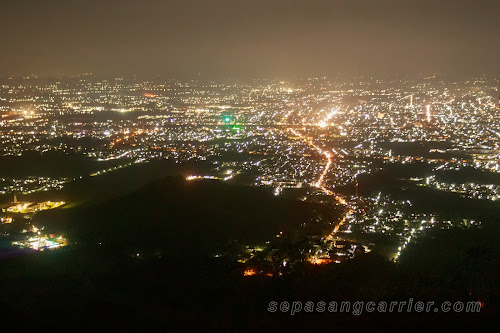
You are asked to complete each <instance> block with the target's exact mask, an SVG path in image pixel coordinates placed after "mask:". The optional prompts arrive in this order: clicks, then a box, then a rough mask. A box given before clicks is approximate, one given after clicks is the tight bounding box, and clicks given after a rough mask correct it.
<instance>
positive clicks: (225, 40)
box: [0, 0, 500, 75]
mask: <svg viewBox="0 0 500 333" xmlns="http://www.w3.org/2000/svg"><path fill="white" fill-rule="evenodd" d="M0 28H1V29H0V45H1V47H0V75H2V74H9V75H10V74H31V73H34V74H39V75H55V74H75V73H80V72H93V73H96V74H110V75H111V74H121V73H123V74H125V73H128V74H132V73H133V74H139V75H151V74H181V75H193V74H196V73H203V74H207V75H249V74H251V75H254V74H258V75H260V74H302V73H324V74H329V73H337V72H344V73H355V74H360V73H361V74H363V73H370V74H385V73H388V74H392V73H400V74H406V73H408V74H413V73H433V72H442V73H448V74H452V75H471V74H478V73H489V74H494V75H496V74H498V73H500V61H499V60H500V1H499V0H470V1H460V0H432V1H429V0H408V1H405V0H398V1H396V0H350V1H348V0H330V1H327V0H303V1H302V0H301V1H299V0H266V1H264V0H231V1H229V0H214V1H211V0H179V1H169V0H161V1H160V0H109V1H105V0H86V1H84V0H45V1H42V0H16V1H1V4H0Z"/></svg>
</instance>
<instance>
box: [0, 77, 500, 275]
mask: <svg viewBox="0 0 500 333" xmlns="http://www.w3.org/2000/svg"><path fill="white" fill-rule="evenodd" d="M1 83H2V84H1V88H0V100H1V101H2V103H1V104H0V112H1V120H0V136H1V138H2V141H1V144H0V154H1V156H0V157H2V158H4V159H16V158H17V159H20V160H21V161H22V159H23V156H32V155H33V154H37V155H36V156H41V157H43V156H45V155H50V156H56V158H78V159H82V160H85V161H89V163H94V164H93V165H94V167H93V169H92V170H89V171H78V172H74V173H73V174H68V173H65V174H54V175H51V177H48V176H35V175H31V174H27V175H26V176H25V177H20V176H15V177H14V176H4V177H3V178H1V179H0V181H1V182H0V186H2V187H1V188H0V191H1V192H0V193H2V194H4V195H5V196H7V195H9V196H11V195H12V194H19V195H30V194H36V193H39V192H45V191H49V192H50V191H56V192H57V191H58V190H61V189H63V188H64V187H65V186H67V185H68V184H71V183H72V182H74V181H77V180H79V179H82V177H97V178H98V177H101V176H104V175H106V174H109V173H113V172H117V171H118V170H123V169H127V168H130V167H134V166H137V165H139V164H145V163H148V162H152V161H158V160H167V161H171V162H173V163H182V162H187V161H189V162H193V163H206V164H205V165H208V166H209V167H208V168H205V169H204V170H205V171H204V172H202V173H199V174H189V175H187V176H186V180H188V181H196V180H219V181H228V182H229V183H235V184H238V183H245V184H249V185H253V186H259V187H266V188H270V189H271V190H272V192H273V193H274V195H275V196H285V197H293V198H295V199H296V200H302V201H311V202H318V203H322V204H327V205H332V207H335V209H337V210H340V211H343V213H342V214H341V215H342V216H341V217H340V218H339V219H338V220H333V221H329V222H328V223H329V224H330V225H331V230H330V231H329V232H327V233H325V234H324V235H310V238H309V240H308V242H307V243H305V244H303V245H301V246H300V247H298V248H297V249H295V250H294V251H295V252H296V253H294V254H292V253H289V252H287V253H283V251H282V249H280V245H279V244H280V243H279V241H274V240H273V241H269V242H267V243H266V244H258V245H248V246H246V249H244V251H243V252H242V254H241V255H240V259H239V261H240V262H244V263H245V265H247V266H248V267H249V268H248V269H251V270H253V271H255V272H257V271H258V269H257V270H256V268H255V267H257V266H262V265H264V266H265V263H266V262H268V263H273V265H272V267H273V269H271V270H266V269H263V270H261V271H260V272H262V273H266V274H271V275H272V274H275V273H280V270H281V268H283V267H284V266H286V265H288V266H293V265H294V264H295V263H296V262H303V261H307V262H310V263H312V264H323V263H341V262H343V261H344V260H346V259H349V258H353V257H354V256H356V255H359V254H363V253H368V252H370V251H371V250H372V249H373V248H377V246H379V245H380V244H377V242H376V241H372V240H371V239H372V237H370V235H371V234H382V235H385V236H387V237H389V238H390V239H392V240H394V241H395V243H394V244H393V245H392V247H390V248H389V249H386V251H385V254H386V256H387V257H388V258H390V259H392V260H397V259H398V258H399V256H400V255H401V253H403V252H404V250H405V248H406V246H407V245H408V244H409V243H410V242H412V241H414V240H415V239H417V238H418V237H420V236H421V235H424V234H425V232H426V230H428V229H430V228H440V229H443V228H449V227H451V226H456V227H470V226H471V225H474V226H478V227H479V226H480V225H481V222H480V221H469V219H466V218H456V219H454V220H450V219H448V218H441V217H440V216H439V214H433V213H424V212H417V211H415V210H414V209H413V208H412V201H411V200H407V199H405V200H403V199H399V198H397V195H396V196H395V192H394V191H393V190H390V189H387V190H383V191H382V192H381V191H380V190H379V189H378V188H373V189H370V188H367V187H368V186H365V183H366V182H365V181H364V180H365V179H367V178H366V177H375V178H377V177H378V176H377V175H378V174H379V173H380V172H384V170H386V169H388V168H406V167H408V168H410V169H411V168H412V167H414V168H415V174H410V175H407V176H401V177H398V178H397V179H392V180H387V182H406V183H405V184H406V185H405V186H419V187H428V188H432V189H435V190H438V191H448V192H454V193H458V194H460V195H461V196H462V197H464V198H471V199H487V200H492V201H494V200H497V199H498V198H499V194H500V193H499V186H500V183H498V182H497V183H493V182H492V183H487V182H484V181H483V182H480V183H472V182H459V181H452V180H451V179H447V180H446V181H444V180H443V181H439V180H437V178H436V177H438V178H439V177H443V175H448V174H449V173H452V172H455V173H457V172H458V173H459V172H462V171H464V170H465V171H467V172H477V173H481V174H488V175H490V174H491V175H496V174H498V173H500V169H499V163H500V154H499V143H500V115H499V114H500V113H499V104H498V96H497V95H498V82H497V80H495V79H494V78H488V77H485V76H482V77H478V78H475V79H471V80H467V81H452V80H448V79H446V78H444V77H440V76H437V75H436V76H430V77H420V78H417V79H402V78H398V79H391V78H387V79H385V80H381V79H373V78H369V77H360V78H337V79H329V78H325V77H303V78H296V79H293V80H290V81H276V80H264V79H261V80H256V81H254V82H252V81H250V82H245V83H243V82H215V81H202V80H200V81H195V80H191V81H185V82H183V81H174V80H167V81H144V82H141V81H137V80H135V79H130V78H114V79H110V80H102V79H98V78H96V77H94V76H93V75H91V74H86V75H82V76H76V77H71V78H61V79H57V80H47V79H43V80H42V79H38V78H36V77H26V78H14V77H13V78H4V79H2V82H1ZM27 158H28V157H27ZM417 169H418V170H417ZM363 177H365V178H363ZM243 178H245V179H246V180H245V181H243ZM448 178H450V177H448ZM493 178H494V176H493ZM360 184H361V185H360ZM385 184H387V183H385ZM408 184H413V185H408ZM383 187H385V188H387V187H388V186H386V185H384V186H383ZM51 193H52V192H51ZM63 205H65V202H64V201H57V202H53V201H47V200H46V201H39V202H34V201H31V200H27V201H23V202H14V203H12V204H9V205H5V207H4V208H3V209H2V211H3V213H4V214H7V215H5V216H4V217H3V219H10V220H9V221H11V220H12V219H13V218H14V220H15V219H16V217H13V216H14V215H15V214H35V213H37V212H39V211H42V210H46V209H55V208H58V207H61V206H63ZM9 213H10V214H11V215H12V214H14V215H12V216H10V215H9ZM276 236H277V238H278V239H279V236H280V235H276ZM58 239H59V238H56V241H53V240H52V238H46V237H45V236H44V237H38V238H37V237H34V238H29V239H28V240H24V241H23V242H21V243H20V242H16V243H15V244H16V245H21V244H22V246H25V247H30V248H41V247H42V248H54V247H58V246H62V245H63V244H66V241H65V240H64V242H59V241H58ZM255 246H258V247H259V249H260V250H259V251H254V250H252V249H254V248H255ZM292 258H294V259H292ZM252 265H253V266H255V267H253V266H252ZM276 267H278V268H276ZM279 267H281V268H279ZM245 272H246V271H245ZM245 275H250V274H249V273H248V272H246V273H245Z"/></svg>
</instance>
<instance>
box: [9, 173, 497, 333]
mask: <svg viewBox="0 0 500 333" xmlns="http://www.w3.org/2000/svg"><path fill="white" fill-rule="evenodd" d="M329 211H332V208H328V209H324V208H321V207H319V206H316V205H313V204H306V203H303V202H295V201H286V200H280V199H277V198H275V197H273V196H272V195H270V194H268V193H266V192H265V191H261V190H258V189H252V188H239V187H232V186H229V185H227V184H221V183H214V182H208V183H207V182H201V183H187V182H185V181H184V180H182V179H175V178H169V179H166V180H164V181H162V182H156V183H154V184H150V185H149V186H146V187H144V188H143V189H141V190H140V191H138V192H136V193H134V194H131V195H126V196H124V197H122V198H120V199H116V200H113V201H109V202H106V203H103V204H98V205H88V206H86V207H78V208H77V209H76V208H75V209H67V210H60V211H59V212H57V211H56V212H55V213H57V214H54V212H51V214H45V215H42V216H40V219H41V220H43V221H44V222H45V223H48V225H50V227H51V228H54V229H64V230H65V232H66V233H67V235H68V237H70V239H72V240H73V241H76V242H77V244H73V245H71V246H68V247H66V248H63V249H61V250H59V251H53V252H50V251H49V252H47V251H46V252H43V253H34V254H31V255H25V256H20V257H16V258H8V259H5V260H2V261H1V262H0V265H1V267H0V269H1V271H2V274H1V276H0V288H1V292H0V295H1V296H0V297H1V298H0V300H1V303H0V305H1V307H2V309H3V312H2V314H3V315H4V316H5V318H9V319H10V320H12V321H14V322H16V323H17V324H18V325H19V327H27V326H34V327H42V326H47V325H48V326H49V327H51V328H53V329H58V328H59V329H66V330H82V329H86V328H92V329H101V328H102V327H103V326H104V327H107V328H112V329H113V330H120V331H132V330H134V331H135V330H140V331H144V330H147V329H149V328H155V329H162V330H165V331H169V332H170V331H175V332H189V331H216V332H221V331H222V332H225V331H235V330H236V331H304V332H306V331H316V330H317V329H319V328H322V329H327V330H329V331H339V332H360V331H365V330H371V331H388V332H391V331H401V330H404V331H422V330H432V331H434V330H443V329H447V330H450V329H451V330H453V329H464V328H471V329H472V328H474V329H475V330H476V331H477V330H478V329H479V330H480V328H481V325H484V324H486V322H487V321H489V320H490V319H492V318H494V316H495V315H496V312H495V311H496V309H497V308H496V307H495V304H497V303H496V302H497V300H498V295H497V289H496V286H497V285H498V276H499V275H500V274H499V273H500V272H499V270H498V267H499V265H498V263H499V259H498V254H497V253H498V252H497V250H496V244H495V239H496V238H494V237H492V236H491V235H490V236H488V235H485V234H484V233H483V232H482V231H481V230H477V231H475V232H473V233H471V232H470V231H468V230H458V231H453V233H451V234H450V233H448V232H437V233H435V234H433V235H430V237H429V238H428V240H427V241H426V242H424V243H422V244H421V246H419V244H417V245H416V246H412V247H410V248H409V249H408V254H407V256H403V257H402V258H401V260H402V263H401V264H395V263H392V262H388V261H386V260H384V259H383V258H380V257H377V256H375V255H370V254H368V255H365V256H359V257H358V258H357V259H355V260H352V261H348V262H345V263H343V264H340V265H335V264H332V265H326V266H319V267H315V266H311V265H309V264H307V263H304V264H303V265H299V266H298V267H296V269H295V270H294V271H292V272H290V273H289V274H286V275H283V276H275V277H267V276H260V275H257V276H250V277H243V276H242V270H243V267H242V266H241V264H239V263H238V262H236V261H235V260H234V258H232V257H231V256H221V257H218V258H215V257H214V256H213V253H214V251H222V250H225V251H228V252H227V253H230V251H231V250H234V249H235V248H237V247H238V246H233V247H232V248H231V246H232V245H234V244H235V242H234V241H236V244H245V243H246V242H250V243H258V242H261V241H265V240H266V239H269V238H270V237H275V234H276V233H277V232H278V231H280V230H282V229H284V234H285V235H287V234H295V236H294V237H292V236H290V237H289V239H288V241H290V242H293V241H294V238H300V233H301V232H314V230H313V229H314V228H312V230H308V228H304V227H302V226H301V223H302V222H304V221H310V220H313V221H316V220H318V219H319V220H320V221H321V218H322V217H323V218H324V217H325V216H327V215H328V214H329V213H328V212H329ZM330 214H332V213H331V212H330ZM314 223H318V228H319V229H320V228H321V223H319V222H314ZM309 224H311V223H309ZM297 230H299V231H297ZM447 238H448V239H447ZM99 243H101V244H99ZM228 245H229V247H228ZM136 252H137V253H139V254H140V255H139V256H138V257H137V256H136V255H134V253H136ZM444 263H449V265H445V264H444ZM409 298H413V299H415V300H435V301H436V302H441V301H444V300H450V301H452V302H454V301H456V300H461V301H468V300H477V299H480V300H481V301H483V302H484V304H485V307H484V310H483V311H482V312H481V313H479V314H465V313H460V314H453V313H448V314H443V313H438V314H436V313H406V312H400V313H391V314H389V313H385V314H384V313H367V312H364V313H362V314H361V315H359V316H357V315H354V314H352V312H347V313H328V311H326V312H324V313H318V312H316V313H305V312H304V311H302V312H301V313H298V314H295V315H293V316H291V315H290V312H288V313H286V314H285V313H279V311H278V312H277V313H269V312H268V311H267V308H268V304H269V302H270V301H278V302H280V301H283V300H287V301H290V302H291V301H294V300H300V301H302V302H303V303H305V302H306V301H309V300H312V301H325V302H327V303H328V302H330V301H342V300H363V301H368V300H376V301H380V300H385V301H392V300H408V299H409Z"/></svg>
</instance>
